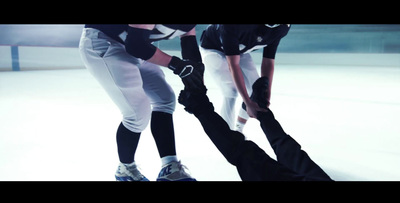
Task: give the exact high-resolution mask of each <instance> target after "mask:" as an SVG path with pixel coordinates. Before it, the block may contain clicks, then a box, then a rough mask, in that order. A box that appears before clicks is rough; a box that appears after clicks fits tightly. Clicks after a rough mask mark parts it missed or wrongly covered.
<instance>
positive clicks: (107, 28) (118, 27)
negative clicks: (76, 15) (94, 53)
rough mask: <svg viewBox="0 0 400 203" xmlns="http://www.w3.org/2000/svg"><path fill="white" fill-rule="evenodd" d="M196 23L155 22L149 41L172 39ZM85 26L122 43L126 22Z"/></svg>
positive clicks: (190, 28) (126, 26)
mask: <svg viewBox="0 0 400 203" xmlns="http://www.w3.org/2000/svg"><path fill="white" fill-rule="evenodd" d="M195 26H196V24H156V26H155V28H154V29H153V30H152V31H151V34H150V41H151V42H154V41H159V40H163V39H172V38H174V37H176V36H180V35H182V34H185V33H187V32H189V31H190V30H192V29H193V28H194V27H195ZM85 28H95V29H98V30H100V31H101V32H103V33H104V34H106V35H107V36H109V37H111V38H112V39H114V40H116V41H118V42H120V43H124V41H125V37H126V31H127V30H128V24H86V25H85Z"/></svg>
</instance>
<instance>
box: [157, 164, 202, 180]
mask: <svg viewBox="0 0 400 203" xmlns="http://www.w3.org/2000/svg"><path fill="white" fill-rule="evenodd" d="M186 170H188V169H187V167H186V166H185V165H183V164H181V161H178V162H177V161H173V162H171V163H169V164H167V165H165V166H163V167H162V169H161V171H160V173H159V174H158V178H157V181H196V179H194V178H192V176H190V174H189V173H188V171H186Z"/></svg>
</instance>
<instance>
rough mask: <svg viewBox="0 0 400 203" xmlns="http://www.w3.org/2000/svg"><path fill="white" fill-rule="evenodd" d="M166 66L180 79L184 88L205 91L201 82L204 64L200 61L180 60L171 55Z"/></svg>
mask: <svg viewBox="0 0 400 203" xmlns="http://www.w3.org/2000/svg"><path fill="white" fill-rule="evenodd" d="M168 68H169V69H171V70H173V71H174V74H176V75H178V76H179V77H180V78H181V79H182V82H183V84H184V85H185V89H188V90H191V91H198V92H203V93H205V92H206V87H205V86H204V82H203V76H204V65H203V64H202V63H197V62H192V61H189V60H181V59H180V58H178V57H176V56H173V57H172V59H171V62H170V63H169V64H168Z"/></svg>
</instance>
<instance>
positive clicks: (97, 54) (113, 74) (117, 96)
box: [79, 28, 151, 133]
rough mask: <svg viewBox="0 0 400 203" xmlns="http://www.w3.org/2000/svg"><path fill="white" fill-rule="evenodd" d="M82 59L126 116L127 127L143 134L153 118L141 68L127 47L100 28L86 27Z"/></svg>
mask: <svg viewBox="0 0 400 203" xmlns="http://www.w3.org/2000/svg"><path fill="white" fill-rule="evenodd" d="M79 50H80V54H81V57H82V60H83V62H84V64H85V66H86V68H87V69H88V71H89V72H90V73H91V74H92V75H93V76H94V78H96V80H97V81H98V82H99V83H100V85H101V86H102V87H103V88H104V90H105V91H106V92H107V94H108V95H109V96H110V98H111V99H112V100H113V102H114V103H115V104H116V105H117V106H118V108H119V109H120V111H121V113H122V115H123V121H122V123H123V125H124V126H125V127H126V128H128V129H129V130H131V131H133V132H136V133H140V132H142V131H143V130H144V129H145V128H146V127H147V125H148V123H149V121H150V116H151V106H150V100H149V98H148V97H147V95H146V93H145V92H144V90H143V87H142V86H143V83H142V79H141V75H140V71H139V68H138V65H139V64H140V60H138V59H136V58H135V57H133V56H131V55H129V54H128V53H126V51H125V47H124V46H123V45H122V44H121V43H119V42H117V41H115V40H113V39H111V38H109V37H107V36H106V35H104V34H103V33H102V32H100V31H99V30H96V29H91V28H85V29H84V31H83V33H82V37H81V40H80V44H79Z"/></svg>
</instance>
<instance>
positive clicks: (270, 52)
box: [263, 39, 281, 59]
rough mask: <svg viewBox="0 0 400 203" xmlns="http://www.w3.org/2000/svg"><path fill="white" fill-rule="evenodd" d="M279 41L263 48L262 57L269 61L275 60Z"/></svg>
mask: <svg viewBox="0 0 400 203" xmlns="http://www.w3.org/2000/svg"><path fill="white" fill-rule="evenodd" d="M280 41H281V40H280V39H278V40H276V41H275V42H273V43H272V44H270V45H268V46H266V47H264V50H263V57H264V58H269V59H275V54H276V50H277V49H278V45H279V42H280Z"/></svg>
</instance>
